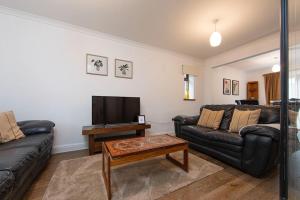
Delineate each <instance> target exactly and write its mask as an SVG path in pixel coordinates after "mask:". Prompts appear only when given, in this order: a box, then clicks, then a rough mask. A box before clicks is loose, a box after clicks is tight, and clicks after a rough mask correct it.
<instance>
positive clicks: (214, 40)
mask: <svg viewBox="0 0 300 200" xmlns="http://www.w3.org/2000/svg"><path fill="white" fill-rule="evenodd" d="M218 21H219V20H217V19H216V20H214V24H215V31H214V32H213V33H212V34H211V35H210V38H209V42H210V46H212V47H217V46H219V45H220V44H221V42H222V36H221V34H220V33H219V32H217V23H218Z"/></svg>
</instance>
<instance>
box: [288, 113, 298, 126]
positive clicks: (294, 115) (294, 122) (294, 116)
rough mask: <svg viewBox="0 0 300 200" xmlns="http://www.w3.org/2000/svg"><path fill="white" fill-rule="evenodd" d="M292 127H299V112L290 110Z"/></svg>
mask: <svg viewBox="0 0 300 200" xmlns="http://www.w3.org/2000/svg"><path fill="white" fill-rule="evenodd" d="M289 120H290V126H292V127H297V120H298V112H296V111H293V110H289Z"/></svg>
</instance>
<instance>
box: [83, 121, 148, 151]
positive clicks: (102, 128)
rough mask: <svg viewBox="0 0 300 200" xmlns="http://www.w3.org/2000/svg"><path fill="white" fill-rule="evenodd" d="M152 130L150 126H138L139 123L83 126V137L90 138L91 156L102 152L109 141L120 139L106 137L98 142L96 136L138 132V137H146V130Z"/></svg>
mask: <svg viewBox="0 0 300 200" xmlns="http://www.w3.org/2000/svg"><path fill="white" fill-rule="evenodd" d="M149 128H151V125H150V124H138V123H122V124H106V125H104V124H100V125H92V126H83V127H82V135H87V136H88V137H89V154H90V155H94V154H95V152H97V150H98V151H101V150H102V142H104V141H107V140H113V139H118V137H112V138H110V137H105V138H104V139H103V141H101V142H96V141H95V136H96V135H106V136H107V135H109V134H111V133H118V132H126V131H136V136H137V137H144V136H145V130H146V129H149Z"/></svg>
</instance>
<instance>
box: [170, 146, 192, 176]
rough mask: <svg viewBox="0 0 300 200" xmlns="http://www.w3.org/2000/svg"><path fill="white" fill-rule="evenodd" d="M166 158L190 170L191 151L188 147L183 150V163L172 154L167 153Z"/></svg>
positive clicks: (185, 169)
mask: <svg viewBox="0 0 300 200" xmlns="http://www.w3.org/2000/svg"><path fill="white" fill-rule="evenodd" d="M166 159H167V160H169V161H170V162H171V163H173V164H174V165H176V166H178V167H180V168H181V169H183V170H184V171H186V172H189V153H188V149H184V150H183V163H181V162H179V161H178V160H176V159H174V158H173V157H172V156H170V154H166Z"/></svg>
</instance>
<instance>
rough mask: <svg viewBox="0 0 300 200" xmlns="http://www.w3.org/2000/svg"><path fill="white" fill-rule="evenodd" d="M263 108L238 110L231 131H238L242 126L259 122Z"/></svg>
mask: <svg viewBox="0 0 300 200" xmlns="http://www.w3.org/2000/svg"><path fill="white" fill-rule="evenodd" d="M260 112H261V109H257V110H237V109H234V113H233V116H232V119H231V123H230V127H229V132H232V133H238V132H239V131H240V129H241V128H243V127H244V126H247V125H252V124H257V123H258V119H259V116H260Z"/></svg>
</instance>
